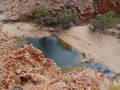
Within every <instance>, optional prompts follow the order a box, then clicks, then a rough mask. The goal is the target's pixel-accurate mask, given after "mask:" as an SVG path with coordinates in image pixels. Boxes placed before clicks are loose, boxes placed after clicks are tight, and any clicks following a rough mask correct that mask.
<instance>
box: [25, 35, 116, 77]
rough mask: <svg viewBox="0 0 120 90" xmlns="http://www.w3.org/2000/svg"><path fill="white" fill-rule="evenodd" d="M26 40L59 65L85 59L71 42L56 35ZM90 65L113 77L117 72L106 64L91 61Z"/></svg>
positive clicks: (69, 64) (68, 64)
mask: <svg viewBox="0 0 120 90" xmlns="http://www.w3.org/2000/svg"><path fill="white" fill-rule="evenodd" d="M26 40H27V44H33V46H35V47H36V48H38V49H40V50H42V51H43V53H44V54H45V57H47V58H51V59H53V60H54V61H55V62H56V64H57V65H58V66H72V65H73V64H74V63H77V62H78V63H79V62H80V60H82V59H83V56H82V55H80V54H79V53H78V52H77V51H76V50H75V49H73V48H72V47H71V46H70V45H69V44H66V43H65V42H64V41H62V40H59V39H58V38H56V37H45V38H42V39H39V38H27V39H26ZM88 66H90V67H91V68H92V69H95V70H99V71H101V72H103V73H105V74H107V75H109V76H111V77H114V76H115V73H114V72H112V71H110V70H109V69H107V68H106V67H105V66H104V65H101V64H97V63H89V64H88Z"/></svg>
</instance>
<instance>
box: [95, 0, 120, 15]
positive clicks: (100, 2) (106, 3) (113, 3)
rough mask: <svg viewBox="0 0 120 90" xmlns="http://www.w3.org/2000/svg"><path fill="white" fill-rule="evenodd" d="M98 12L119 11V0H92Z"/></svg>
mask: <svg viewBox="0 0 120 90" xmlns="http://www.w3.org/2000/svg"><path fill="white" fill-rule="evenodd" d="M94 2H95V3H96V5H97V6H96V9H97V12H98V13H106V12H108V11H114V12H115V13H120V0H94Z"/></svg>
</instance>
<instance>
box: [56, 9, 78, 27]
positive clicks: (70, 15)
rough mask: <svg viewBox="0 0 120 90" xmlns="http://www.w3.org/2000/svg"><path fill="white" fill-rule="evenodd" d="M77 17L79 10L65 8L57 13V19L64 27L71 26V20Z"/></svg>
mask: <svg viewBox="0 0 120 90" xmlns="http://www.w3.org/2000/svg"><path fill="white" fill-rule="evenodd" d="M76 17H77V12H76V11H72V10H71V9H66V8H65V9H64V10H63V11H61V12H58V14H57V21H58V23H59V24H60V25H62V27H63V28H69V27H70V22H73V21H74V20H75V19H76Z"/></svg>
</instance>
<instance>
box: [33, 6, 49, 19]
mask: <svg viewBox="0 0 120 90" xmlns="http://www.w3.org/2000/svg"><path fill="white" fill-rule="evenodd" d="M31 13H32V15H33V16H34V17H35V18H39V17H44V16H46V15H48V14H49V10H48V9H47V8H46V7H45V6H42V5H40V6H37V7H35V8H33V10H32V11H31Z"/></svg>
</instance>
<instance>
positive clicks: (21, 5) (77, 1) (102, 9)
mask: <svg viewBox="0 0 120 90" xmlns="http://www.w3.org/2000/svg"><path fill="white" fill-rule="evenodd" d="M39 5H44V6H45V7H47V8H48V9H49V11H50V12H51V14H52V15H53V16H54V15H56V13H57V12H58V11H60V10H62V9H63V8H64V7H67V8H70V9H73V10H74V9H75V10H77V11H78V14H79V18H80V19H81V20H88V19H90V18H91V17H93V16H94V15H95V14H96V13H106V12H108V11H114V12H115V13H119V12H120V1H119V0H58V1H56V0H47V1H46V0H32V1H31V0H5V1H2V2H1V3H0V12H1V13H2V15H1V16H0V20H18V19H19V15H20V14H24V15H28V16H30V11H31V10H32V9H33V8H34V7H36V6H39ZM28 18H29V17H28Z"/></svg>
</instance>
